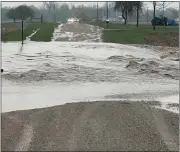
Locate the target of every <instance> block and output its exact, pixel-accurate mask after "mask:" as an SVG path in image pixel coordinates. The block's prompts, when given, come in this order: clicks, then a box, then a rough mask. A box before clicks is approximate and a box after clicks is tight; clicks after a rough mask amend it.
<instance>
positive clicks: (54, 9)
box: [43, 1, 58, 22]
mask: <svg viewBox="0 0 180 152" xmlns="http://www.w3.org/2000/svg"><path fill="white" fill-rule="evenodd" d="M43 4H44V6H45V8H47V9H48V11H49V13H51V15H52V18H53V21H54V22H56V13H57V7H58V3H55V2H53V1H52V2H43Z"/></svg>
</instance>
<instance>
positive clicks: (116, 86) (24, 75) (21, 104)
mask: <svg viewBox="0 0 180 152" xmlns="http://www.w3.org/2000/svg"><path fill="white" fill-rule="evenodd" d="M63 26H64V30H62V29H61V28H60V27H61V26H60V27H58V28H57V29H56V30H55V32H54V37H56V38H54V37H53V38H54V40H55V41H52V42H31V41H26V42H25V44H24V46H23V47H22V48H21V44H20V42H8V43H3V44H2V50H3V53H2V60H3V64H2V66H3V68H4V73H3V75H2V78H3V89H2V91H3V112H7V111H14V110H22V109H33V108H40V107H49V106H53V105H60V104H65V103H68V102H76V101H77V102H78V101H89V100H97V99H98V100H101V99H109V100H110V99H141V100H156V98H157V97H164V96H170V95H178V85H179V83H178V71H179V64H178V62H177V61H172V60H168V59H161V58H160V57H161V55H162V53H161V52H160V51H157V50H152V49H145V48H139V47H135V46H128V45H121V44H108V43H102V42H98V43H97V42H96V43H94V42H89V43H88V42H82V40H81V39H80V40H79V41H80V42H62V41H57V40H58V39H59V38H58V32H57V31H58V29H59V31H61V30H62V31H63V32H66V30H67V29H68V28H70V29H71V30H69V31H71V32H72V33H73V30H74V31H76V32H77V25H74V29H73V28H72V27H73V25H63ZM81 26H82V25H81ZM85 27H86V28H89V31H87V30H85V29H86V28H84V30H85V31H86V32H87V33H86V34H89V33H90V32H91V31H93V28H92V26H89V27H88V26H87V25H86V26H85ZM80 29H81V28H80ZM94 29H95V28H94ZM61 33H62V32H61ZM60 35H61V34H60ZM61 37H62V35H61ZM97 37H98V36H97ZM97 37H96V38H97ZM73 38H74V37H73ZM94 38H95V37H94ZM96 38H95V39H96ZM50 94H51V96H49V95H50ZM52 94H53V95H52ZM25 101H26V102H25ZM49 101H50V102H49ZM172 102H175V103H178V102H179V101H172Z"/></svg>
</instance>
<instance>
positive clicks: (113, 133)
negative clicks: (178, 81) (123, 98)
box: [2, 101, 179, 151]
mask: <svg viewBox="0 0 180 152" xmlns="http://www.w3.org/2000/svg"><path fill="white" fill-rule="evenodd" d="M154 103H155V102H153V104H154ZM149 105H150V103H149V104H147V103H141V102H131V103H129V102H113V101H109V102H106V101H104V102H89V103H83V102H82V103H69V104H65V105H62V106H55V107H50V108H44V109H36V110H28V111H16V112H9V113H3V114H2V150H3V151H5V150H6V151H10V150H20V149H21V150H25V151H26V150H34V151H49V150H54V151H55V150H58V151H68V150H70V151H79V150H86V151H87V150H90V151H95V150H96V151H97V150H100V151H101V150H104V151H113V150H129V151H132V150H133V151H138V150H141V151H162V150H165V151H167V150H168V149H169V150H178V143H179V140H178V134H179V129H178V128H179V127H178V124H179V123H178V119H179V118H178V115H177V114H174V113H170V112H167V111H163V110H158V109H155V108H151V106H149Z"/></svg>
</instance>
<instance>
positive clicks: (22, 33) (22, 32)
mask: <svg viewBox="0 0 180 152" xmlns="http://www.w3.org/2000/svg"><path fill="white" fill-rule="evenodd" d="M23 22H24V21H23V20H22V22H21V26H22V30H21V39H22V45H23V44H24V42H23V41H24V39H23V37H24V27H23Z"/></svg>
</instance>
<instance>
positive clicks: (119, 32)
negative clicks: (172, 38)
mask: <svg viewBox="0 0 180 152" xmlns="http://www.w3.org/2000/svg"><path fill="white" fill-rule="evenodd" d="M90 24H92V25H96V26H100V27H102V28H104V30H103V34H102V39H103V41H104V42H109V43H121V44H146V41H145V39H144V38H145V37H146V36H148V35H150V34H158V35H164V33H168V32H179V27H178V26H167V27H164V26H156V30H155V31H153V27H152V25H145V24H143V25H139V27H136V25H127V26H125V25H123V24H117V23H109V24H108V28H107V27H106V23H104V22H91V23H90ZM108 29H111V30H108Z"/></svg>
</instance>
